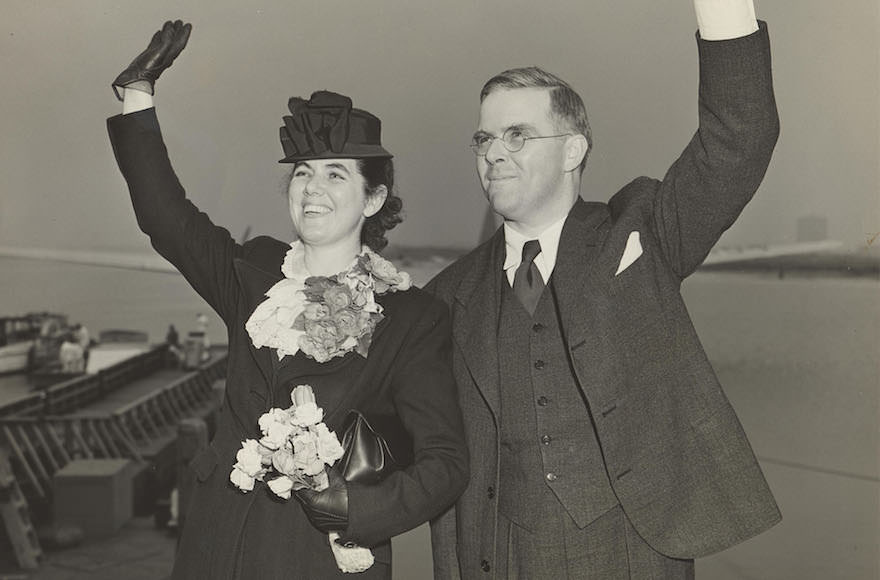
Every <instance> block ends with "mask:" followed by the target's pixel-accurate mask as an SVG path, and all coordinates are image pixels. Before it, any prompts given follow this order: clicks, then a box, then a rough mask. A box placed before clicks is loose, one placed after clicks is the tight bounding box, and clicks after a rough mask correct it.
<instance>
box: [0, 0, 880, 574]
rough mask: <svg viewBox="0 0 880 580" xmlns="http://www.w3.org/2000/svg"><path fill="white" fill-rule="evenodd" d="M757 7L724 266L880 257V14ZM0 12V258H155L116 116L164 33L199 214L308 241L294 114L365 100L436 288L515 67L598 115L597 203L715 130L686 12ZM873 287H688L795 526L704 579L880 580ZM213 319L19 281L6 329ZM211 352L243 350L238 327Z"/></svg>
mask: <svg viewBox="0 0 880 580" xmlns="http://www.w3.org/2000/svg"><path fill="white" fill-rule="evenodd" d="M756 8H757V13H758V17H759V18H761V19H763V20H766V21H768V23H769V29H770V37H771V44H772V49H773V62H774V79H775V88H776V96H777V101H778V106H779V112H780V118H781V136H780V139H779V143H778V146H777V149H776V152H775V154H774V157H773V161H772V163H771V165H770V168H769V171H768V173H767V176H766V179H765V180H764V182H763V184H762V186H761V188H760V190H759V192H758V194H757V196H756V198H755V199H754V201H752V203H751V204H749V206H748V207H747V208H746V209H745V211H744V213H743V215H742V217H741V219H740V220H739V221H738V222H737V223H736V224H735V225H734V226H733V227H732V228H731V230H730V231H729V232H728V233H727V234H725V236H724V237H723V238H722V240H721V242H720V245H724V246H753V245H765V244H771V245H772V244H780V243H790V242H796V241H799V238H798V223H799V220H800V223H803V220H808V221H810V220H812V221H811V223H818V224H820V226H819V229H820V230H821V231H822V233H823V235H827V237H829V238H831V239H834V240H839V241H840V242H842V252H845V253H847V254H850V255H859V256H876V253H877V250H876V248H874V244H875V243H876V244H877V245H880V237H878V233H880V177H878V173H880V127H878V123H880V89H878V77H880V42H878V38H880V34H878V31H880V15H878V5H877V2H876V0H851V1H850V2H847V3H845V4H844V5H839V4H834V3H829V2H827V1H821V0H798V1H797V2H787V1H784V0H756ZM0 9H2V14H3V17H2V23H0V71H2V74H3V83H2V87H3V88H2V98H0V127H2V131H0V246H12V247H22V248H25V247H40V248H64V249H76V250H88V251H92V250H94V251H103V250H111V251H126V252H135V253H137V252H147V251H149V244H148V242H147V240H146V238H145V236H143V235H142V234H141V233H140V232H139V230H138V229H137V226H136V223H135V220H134V216H133V213H132V211H131V208H130V204H129V201H128V196H127V193H126V190H125V186H124V183H123V181H122V178H121V176H120V175H119V172H118V170H117V168H116V165H115V162H114V160H113V155H112V152H111V150H110V146H109V144H108V141H107V136H106V128H105V119H106V117H108V116H110V115H113V114H116V113H118V112H119V111H120V110H121V107H120V103H118V102H117V101H116V100H115V97H114V96H113V93H112V91H111V90H110V81H111V80H112V79H113V78H114V77H115V76H116V74H117V73H118V72H119V71H120V70H121V69H122V68H123V67H124V66H125V65H126V64H127V63H128V62H129V61H130V60H131V59H132V58H133V57H134V56H135V55H136V54H137V53H138V52H140V51H141V50H142V49H143V48H144V47H145V46H146V44H147V42H148V40H149V38H150V36H151V35H152V33H153V32H154V31H155V30H156V29H157V28H158V27H160V26H161V24H162V22H163V21H164V20H166V19H169V18H171V19H175V18H180V19H183V20H184V21H189V22H192V23H193V32H192V37H191V39H190V43H189V46H188V47H187V48H186V50H185V51H184V53H183V54H182V55H181V56H180V58H179V59H178V61H177V62H176V63H175V65H174V66H173V67H172V68H171V69H169V70H168V71H167V72H166V73H164V75H163V77H162V78H161V79H160V80H159V82H158V85H157V97H156V106H157V111H158V115H159V119H160V121H161V123H162V127H163V132H164V134H165V137H166V141H167V144H168V148H169V150H170V153H171V156H172V160H173V162H174V165H175V168H176V170H177V172H178V174H179V176H180V178H181V181H182V182H183V183H184V185H185V187H186V188H187V191H188V193H189V195H190V197H191V198H192V199H193V201H194V202H195V203H196V204H197V205H199V207H201V208H202V209H203V210H204V211H206V212H207V213H208V214H209V215H211V216H212V218H213V219H214V221H215V222H217V223H219V224H221V225H223V226H225V227H227V228H228V229H229V230H230V231H231V232H232V233H233V235H235V236H238V235H240V234H241V233H242V232H244V231H245V230H246V229H247V228H251V229H252V234H269V235H273V236H276V237H278V238H280V239H291V238H292V236H293V234H292V232H291V227H290V222H289V218H288V217H287V211H286V208H285V202H284V199H283V197H282V192H281V181H282V178H283V172H284V166H281V165H279V164H278V163H277V160H278V159H280V157H281V148H280V145H279V142H278V127H279V126H280V125H281V116H282V115H284V114H286V113H287V110H286V103H287V99H288V97H290V96H294V95H298V96H304V97H308V95H309V94H310V93H311V92H313V91H315V90H320V89H327V90H332V91H336V92H340V93H344V94H347V95H350V96H352V98H353V100H354V104H355V106H356V107H359V108H364V109H367V110H369V111H370V112H372V113H374V114H376V115H377V116H379V117H380V118H381V119H382V122H383V142H384V144H385V146H386V148H388V149H389V150H390V151H392V152H393V153H394V154H395V162H396V167H397V181H398V183H397V187H398V190H399V193H400V195H401V196H402V197H403V199H404V202H405V211H406V214H407V217H406V221H405V222H404V223H403V224H402V225H401V226H399V227H398V229H397V230H395V231H394V232H393V235H392V243H393V244H394V245H395V246H397V247H398V248H399V249H397V250H395V251H396V252H397V253H398V254H399V255H400V256H403V257H404V258H405V259H407V260H408V263H410V264H411V265H413V267H414V268H416V269H418V271H419V272H422V273H423V275H422V278H423V279H421V280H420V281H421V282H424V281H426V277H427V276H428V275H430V273H431V272H433V271H435V270H436V268H437V267H438V266H439V264H442V263H443V260H445V259H446V258H447V257H448V256H449V255H451V253H449V252H443V251H441V249H450V248H451V249H453V250H458V251H461V250H465V249H469V248H471V247H473V246H474V245H476V243H477V242H478V240H479V238H480V235H481V230H482V227H483V223H484V221H485V216H486V207H487V206H486V203H485V200H484V198H483V195H482V193H481V190H480V187H479V183H478V180H477V179H476V175H475V172H474V161H473V154H472V153H471V151H470V149H469V148H468V147H467V145H468V143H469V140H470V136H471V135H472V133H473V131H474V129H475V126H476V122H477V112H478V95H479V90H480V87H481V86H482V83H483V82H484V81H485V80H486V79H487V78H489V77H490V76H492V75H493V74H495V73H497V72H499V71H500V70H503V69H506V68H510V67H514V66H525V65H533V64H537V65H540V66H543V67H544V68H546V69H548V70H550V71H552V72H554V73H556V74H558V75H560V76H561V77H563V78H565V79H566V80H568V81H569V82H570V83H571V84H572V85H573V86H574V87H575V88H576V89H577V90H578V91H579V92H580V93H581V94H582V96H583V97H584V100H585V102H586V104H587V109H588V112H589V114H590V120H591V124H592V127H593V133H594V139H595V148H594V152H593V153H592V154H591V157H590V162H589V166H588V169H587V172H586V175H585V181H584V185H583V188H582V194H583V196H584V197H585V198H587V199H590V200H599V201H604V200H607V199H608V197H609V196H610V195H611V194H613V193H614V192H615V191H617V190H618V189H619V188H620V187H622V186H623V185H625V184H626V183H627V182H628V181H630V180H631V179H633V178H634V177H637V176H639V175H650V176H653V177H658V178H659V177H662V176H663V174H664V172H665V169H666V168H667V167H668V166H669V165H670V163H671V162H672V161H673V160H674V159H675V158H676V156H677V155H678V153H679V151H680V150H681V148H683V146H684V145H685V143H686V142H687V141H688V139H689V138H690V135H691V134H692V132H693V131H694V129H695V127H696V111H697V107H696V84H697V66H696V65H697V54H696V44H695V40H694V31H695V29H696V24H695V18H694V15H693V8H692V3H691V2H690V0H651V1H648V0H640V1H637V0H596V1H582V2H573V1H563V0H544V1H542V2H535V1H531V2H526V1H521V0H513V1H502V0H479V1H478V0H473V1H467V0H453V1H449V2H413V1H410V2H405V1H402V0H401V1H398V0H372V1H370V0H364V1H360V2H356V1H342V0H326V1H323V2H299V1H289V2H287V1H286V2H269V1H263V2H260V1H253V2H242V1H232V0H213V1H211V2H207V1H203V2H197V1H194V0H189V1H171V0H154V1H145V2H122V1H118V0H117V1H111V0H88V1H81V2H76V3H72V2H64V1H60V0H58V1H50V0H39V1H25V0H0ZM875 240H878V241H876V242H875ZM413 248H416V249H418V251H416V250H413ZM435 250H436V252H435ZM407 252H409V254H407ZM453 253H454V252H453ZM435 254H436V256H441V258H438V259H437V260H433V261H432V259H430V257H431V256H434V255H435ZM408 255H409V257H408V258H407V256H408ZM413 256H419V257H420V259H421V258H424V257H425V256H428V257H429V259H428V261H427V262H419V261H418V260H416V258H414V257H413ZM844 273H845V272H844ZM838 274H839V273H838ZM878 290H880V285H878V283H877V280H876V278H868V279H865V278H857V277H847V276H841V275H835V276H810V277H806V276H787V277H785V278H784V279H778V277H777V276H776V275H775V274H773V275H759V274H754V273H714V272H713V273H707V272H702V273H698V274H697V275H695V276H694V277H693V278H692V279H690V280H689V281H688V282H687V283H686V284H685V287H684V294H685V298H686V300H687V303H688V306H689V308H690V310H691V314H692V316H693V319H694V322H695V325H696V326H697V329H698V331H699V332H700V335H701V337H702V338H703V341H704V343H705V346H706V349H707V352H708V354H709V356H710V358H711V359H712V361H713V363H714V365H715V368H716V370H717V371H718V374H719V377H720V379H721V381H722V384H723V385H724V386H725V389H726V391H727V393H728V395H729V397H730V398H731V401H732V402H733V404H734V407H735V408H736V409H737V411H738V413H739V415H740V418H741V420H742V422H743V424H744V426H745V428H746V431H747V432H748V433H749V435H750V439H751V441H752V444H753V446H754V447H755V451H756V453H757V454H758V456H759V457H760V458H761V461H762V467H763V468H764V470H765V473H766V475H767V478H768V481H769V482H770V485H771V488H772V489H773V491H774V493H775V494H776V496H777V499H778V501H779V503H780V506H781V509H782V511H783V516H784V520H783V522H782V523H781V524H780V525H778V526H776V527H775V528H774V529H772V530H771V531H769V532H768V533H766V534H764V535H762V536H759V537H757V538H755V539H753V540H750V541H748V542H746V543H744V544H743V545H741V546H738V547H736V548H734V549H732V550H730V551H728V552H725V553H723V554H721V555H718V556H715V557H713V558H709V559H706V560H701V561H699V562H698V565H697V570H698V575H699V576H701V577H704V578H713V579H715V578H717V579H721V580H724V579H728V578H729V579H764V578H772V579H787V578H791V579H803V578H816V579H825V578H855V579H861V578H865V579H868V578H876V577H877V576H878V574H880V570H878V546H877V544H878V536H880V531H878V517H880V516H878V500H880V498H878V490H880V469H878V454H877V451H878V391H880V382H878V372H880V348H878V339H880V301H878V297H880V293H878ZM206 308H207V307H206V306H205V305H204V303H202V302H200V299H199V298H198V297H197V296H195V295H194V294H193V293H192V291H191V290H189V288H188V287H187V286H186V285H185V283H184V282H183V280H182V279H180V278H179V277H175V276H173V275H172V276H168V275H164V274H149V273H139V272H125V271H117V270H108V269H100V268H94V267H86V266H75V265H69V264H60V265H59V264H54V263H48V262H36V261H27V260H10V259H0V315H10V314H16V313H21V312H25V311H30V310H47V309H48V310H60V311H64V312H66V313H68V314H69V315H70V316H71V318H72V319H75V320H78V321H83V322H85V323H86V324H87V325H88V326H89V327H90V328H92V329H94V330H100V329H101V328H114V327H122V328H139V329H143V330H146V331H149V332H150V334H151V337H152V338H153V339H154V340H161V338H162V337H163V335H164V334H163V333H164V329H165V328H166V327H167V325H168V324H169V323H176V324H178V325H179V326H180V327H183V328H186V327H188V326H191V325H192V321H193V317H194V316H195V313H196V312H199V311H201V310H204V309H206ZM210 333H211V334H212V337H213V338H214V339H215V340H216V341H218V342H222V341H223V340H225V336H224V334H223V329H222V325H221V323H220V322H219V320H218V319H217V318H213V319H212V323H211V326H210ZM2 549H3V548H2V547H0V550H2ZM162 549H163V550H165V551H164V552H161V553H169V552H168V547H167V546H165V547H163V548H162ZM395 558H396V560H395V574H396V576H397V577H398V578H422V577H426V576H425V574H427V570H429V569H430V556H429V552H428V551H427V534H426V531H425V529H424V528H421V529H419V530H416V531H415V532H413V533H410V534H408V535H406V536H405V537H403V538H400V539H398V540H396V541H395Z"/></svg>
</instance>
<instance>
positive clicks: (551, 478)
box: [545, 471, 559, 481]
mask: <svg viewBox="0 0 880 580" xmlns="http://www.w3.org/2000/svg"><path fill="white" fill-rule="evenodd" d="M545 477H546V478H547V481H556V480H557V479H559V476H557V475H556V474H555V473H553V472H552V471H551V472H550V473H548V474H547V475H546V476H545Z"/></svg>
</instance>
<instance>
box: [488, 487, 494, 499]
mask: <svg viewBox="0 0 880 580" xmlns="http://www.w3.org/2000/svg"><path fill="white" fill-rule="evenodd" d="M486 495H487V496H489V499H492V498H493V497H495V488H494V487H492V486H491V485H490V486H489V489H487V490H486Z"/></svg>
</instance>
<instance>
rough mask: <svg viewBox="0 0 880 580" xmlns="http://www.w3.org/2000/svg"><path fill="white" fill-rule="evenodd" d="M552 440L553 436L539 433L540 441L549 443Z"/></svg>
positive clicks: (545, 443)
mask: <svg viewBox="0 0 880 580" xmlns="http://www.w3.org/2000/svg"><path fill="white" fill-rule="evenodd" d="M551 441H553V437H550V436H549V435H541V443H543V444H544V445H550V442H551Z"/></svg>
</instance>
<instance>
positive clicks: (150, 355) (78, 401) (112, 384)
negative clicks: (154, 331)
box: [0, 343, 168, 417]
mask: <svg viewBox="0 0 880 580" xmlns="http://www.w3.org/2000/svg"><path fill="white" fill-rule="evenodd" d="M167 360H168V345H167V344H164V343H163V344H161V345H158V346H156V347H153V348H151V349H150V350H148V351H146V352H143V353H141V354H139V355H135V356H133V357H131V358H128V359H125V360H124V361H121V362H119V363H117V364H115V365H112V366H109V367H107V368H106V369H103V370H101V371H98V372H97V373H95V374H93V375H83V376H80V377H75V378H73V379H70V380H67V381H64V382H62V383H58V384H55V385H52V386H51V387H48V388H46V389H43V390H41V391H39V392H35V393H33V394H31V395H30V396H28V397H25V398H22V399H19V400H17V401H15V402H13V403H10V404H8V405H6V406H4V407H3V408H2V409H0V417H11V416H32V415H37V414H40V413H43V414H62V413H68V412H70V411H73V410H74V409H77V408H79V407H82V406H83V405H87V404H89V403H91V402H92V401H97V400H98V399H100V398H102V397H104V396H105V395H107V394H108V393H111V392H113V391H115V390H117V389H119V388H121V387H123V386H125V385H126V384H128V383H130V382H131V381H133V380H135V379H139V378H141V377H145V376H147V375H149V374H151V373H153V372H155V371H157V370H159V369H161V368H162V367H163V366H164V365H165V363H166V361H167Z"/></svg>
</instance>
